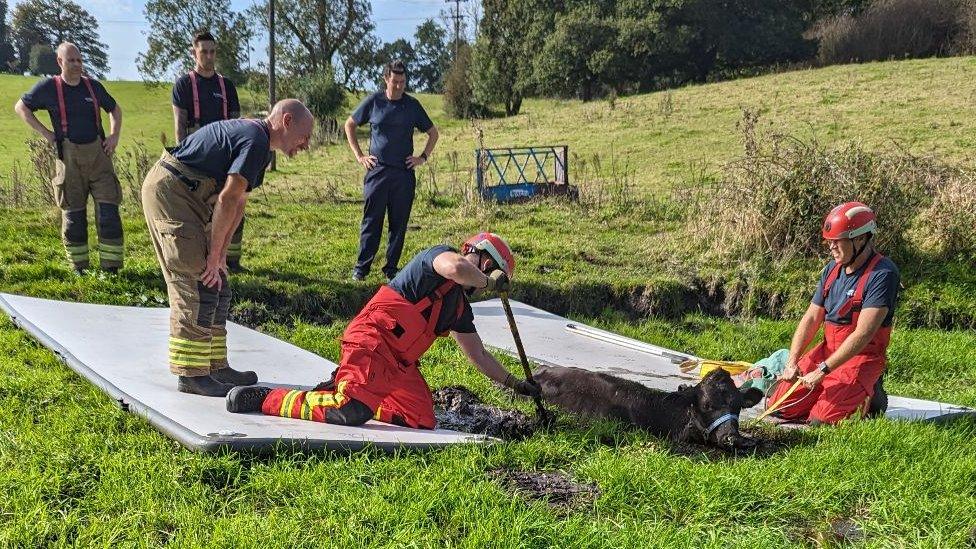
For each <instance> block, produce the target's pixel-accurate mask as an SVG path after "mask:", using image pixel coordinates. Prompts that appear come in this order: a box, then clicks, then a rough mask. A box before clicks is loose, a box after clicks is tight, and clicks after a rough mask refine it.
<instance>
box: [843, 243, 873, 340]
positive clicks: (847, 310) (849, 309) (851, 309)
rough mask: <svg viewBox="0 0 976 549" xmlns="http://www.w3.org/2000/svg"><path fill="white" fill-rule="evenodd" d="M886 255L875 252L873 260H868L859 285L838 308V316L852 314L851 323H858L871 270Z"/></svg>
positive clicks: (858, 281) (858, 282)
mask: <svg viewBox="0 0 976 549" xmlns="http://www.w3.org/2000/svg"><path fill="white" fill-rule="evenodd" d="M883 257H884V256H883V255H881V254H874V257H873V258H871V261H869V262H868V264H867V267H865V268H864V271H863V272H862V273H861V276H860V277H859V278H858V279H857V286H855V289H854V295H853V296H851V298H850V299H848V300H847V301H845V302H844V304H843V305H841V307H840V309H838V310H837V316H838V317H840V318H846V317H847V315H851V323H852V324H856V323H857V316H858V314H859V313H860V312H861V304H862V303H863V302H864V288H865V287H866V286H867V285H868V278H870V277H871V271H873V270H874V267H875V265H877V264H878V262H879V261H881V258H883Z"/></svg>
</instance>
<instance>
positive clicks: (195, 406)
mask: <svg viewBox="0 0 976 549" xmlns="http://www.w3.org/2000/svg"><path fill="white" fill-rule="evenodd" d="M0 308H2V309H3V310H4V311H5V312H6V313H7V314H8V315H9V316H10V318H11V319H12V320H13V322H14V323H15V324H16V325H17V326H19V327H20V328H22V329H24V330H26V331H27V332H29V333H30V334H31V335H32V336H33V337H34V338H36V339H37V340H38V341H39V342H40V343H41V344H42V345H44V346H45V347H47V348H48V349H51V350H52V351H54V352H55V353H56V354H57V355H58V356H60V357H61V359H62V360H63V361H64V362H65V363H66V364H67V365H68V366H69V367H71V368H72V369H73V370H75V371H76V372H78V373H79V374H80V375H82V376H83V377H85V378H87V379H88V380H89V381H90V382H92V383H93V384H95V385H96V386H97V387H99V388H100V389H102V390H103V391H104V392H105V393H107V394H108V395H109V396H111V397H112V398H113V399H115V400H117V401H118V402H119V404H120V405H121V406H122V407H123V409H127V410H129V411H131V412H134V413H136V414H138V415H140V416H143V417H145V418H146V419H148V420H149V423H151V424H152V425H153V426H154V427H156V428H157V429H159V430H160V431H162V432H163V433H165V434H166V435H168V436H170V437H172V438H174V439H176V440H177V441H179V442H180V443H181V444H183V445H184V446H186V447H188V448H191V449H193V450H198V451H215V450H218V449H221V448H226V449H232V450H244V451H262V450H271V449H273V448H274V447H275V446H276V445H278V444H279V443H285V445H287V446H288V447H297V448H301V449H315V448H332V449H358V448H362V447H363V446H366V445H370V444H372V445H375V446H378V447H381V448H384V449H393V448H397V447H411V448H427V447H437V446H444V445H447V444H453V443H462V442H482V441H486V440H489V439H488V438H486V437H482V436H476V435H468V434H465V433H458V432H456V431H448V430H442V429H437V430H433V431H428V430H420V429H409V428H405V427H397V426H394V425H389V424H386V423H380V422H376V421H370V422H369V423H367V424H366V425H364V426H362V427H344V426H339V425H327V424H323V423H316V422H312V421H303V420H296V419H287V418H279V417H271V416H265V415H262V414H260V413H255V414H231V413H229V412H227V411H226V409H225V408H224V399H223V398H213V397H202V396H198V395H187V394H183V393H180V392H177V391H176V378H175V377H174V376H173V375H172V374H170V373H169V369H168V367H167V364H166V360H167V353H168V349H167V338H168V335H169V309H163V308H142V307H119V306H111V305H92V304H85V303H69V302H64V301H52V300H47V299H37V298H32V297H23V296H17V295H10V294H0ZM227 330H228V335H227V341H228V351H229V358H230V363H231V365H233V366H234V368H236V369H239V370H254V371H255V372H257V374H258V377H259V379H260V380H261V382H262V384H264V385H269V386H296V387H309V386H312V385H315V384H316V383H319V382H321V381H323V380H325V379H327V378H328V377H329V375H330V374H331V373H332V371H333V370H334V369H335V368H336V364H334V363H332V362H330V361H328V360H326V359H324V358H322V357H320V356H318V355H315V354H313V353H310V352H308V351H306V350H304V349H301V348H299V347H296V346H294V345H292V344H290V343H286V342H284V341H281V340H279V339H275V338H273V337H271V336H268V335H265V334H262V333H260V332H256V331H254V330H250V329H248V328H244V327H242V326H239V325H237V324H233V323H230V324H228V326H227Z"/></svg>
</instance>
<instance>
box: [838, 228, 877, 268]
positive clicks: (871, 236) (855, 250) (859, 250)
mask: <svg viewBox="0 0 976 549" xmlns="http://www.w3.org/2000/svg"><path fill="white" fill-rule="evenodd" d="M872 238H874V233H868V239H867V240H865V241H864V245H863V246H861V247H860V249H858V248H854V255H853V256H851V260H850V261H848V262H847V263H844V266H845V267H847V266H848V265H850V264H851V263H854V262H855V261H857V258H858V256H859V255H861V253H863V252H864V250H866V249H868V244H870V243H871V239H872Z"/></svg>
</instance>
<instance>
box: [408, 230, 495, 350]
mask: <svg viewBox="0 0 976 549" xmlns="http://www.w3.org/2000/svg"><path fill="white" fill-rule="evenodd" d="M444 252H457V250H455V249H454V248H452V247H450V246H445V245H443V244H441V245H438V246H434V247H433V248H427V249H426V250H424V251H422V252H420V253H419V254H417V255H415V256H414V257H413V259H411V260H410V262H409V263H407V264H406V265H405V266H404V267H403V269H400V272H399V273H397V275H396V276H395V277H393V280H391V281H390V284H389V286H390V288H393V289H394V290H396V292H397V293H398V294H400V295H402V296H403V297H404V299H406V300H407V301H409V302H410V303H416V302H418V301H420V300H421V299H423V298H425V297H427V296H429V295H431V294H432V293H434V290H436V289H437V288H438V287H439V286H440V285H441V284H443V283H444V282H445V281H446V280H447V279H446V278H444V277H443V276H441V275H439V274H437V272H436V271H434V258H435V257H437V256H439V255H441V254H442V253H444ZM459 299H460V300H463V303H464V304H463V305H462V310H461V316H457V317H456V315H455V313H456V311H457V307H458V300H459ZM435 330H436V331H437V333H439V334H440V333H444V332H446V331H448V330H451V331H454V332H458V333H460V334H473V333H475V332H476V330H475V328H474V312H473V311H472V310H471V304H470V303H468V300H467V297H466V296H465V295H464V290H463V289H462V288H461V286H455V287H454V288H452V289H451V291H449V292H447V295H445V296H444V304H443V305H442V306H441V316H440V318H438V319H437V325H436V326H435Z"/></svg>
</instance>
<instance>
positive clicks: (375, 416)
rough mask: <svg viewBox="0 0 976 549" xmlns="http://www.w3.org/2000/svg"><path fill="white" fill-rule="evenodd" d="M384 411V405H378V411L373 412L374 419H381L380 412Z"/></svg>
mask: <svg viewBox="0 0 976 549" xmlns="http://www.w3.org/2000/svg"><path fill="white" fill-rule="evenodd" d="M382 411H383V407H382V406H377V407H376V413H375V414H373V419H375V420H379V419H380V413H382Z"/></svg>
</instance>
